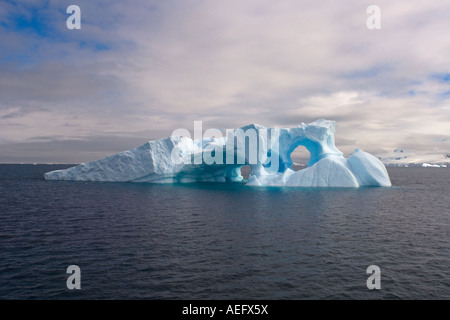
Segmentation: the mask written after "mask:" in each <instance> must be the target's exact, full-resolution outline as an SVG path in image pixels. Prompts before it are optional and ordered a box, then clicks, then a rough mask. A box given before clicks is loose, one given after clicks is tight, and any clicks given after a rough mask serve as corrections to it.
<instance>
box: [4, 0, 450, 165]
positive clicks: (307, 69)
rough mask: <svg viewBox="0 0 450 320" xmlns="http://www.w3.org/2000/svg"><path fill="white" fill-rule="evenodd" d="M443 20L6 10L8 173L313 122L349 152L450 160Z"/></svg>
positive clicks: (221, 5)
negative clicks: (73, 22)
mask: <svg viewBox="0 0 450 320" xmlns="http://www.w3.org/2000/svg"><path fill="white" fill-rule="evenodd" d="M73 4H75V5H78V6H79V7H80V9H81V29H79V30H78V29H68V28H67V25H66V20H67V19H68V18H69V17H70V15H71V14H70V13H69V14H68V13H67V12H66V10H67V7H68V6H69V5H73ZM369 5H377V6H378V7H379V8H380V13H381V14H380V22H381V24H380V26H381V29H369V28H368V27H367V24H366V21H367V19H368V18H370V16H371V13H367V8H368V6H369ZM449 17H450V1H449V0H431V1H411V0H409V1H404V0H398V1H379V0H374V1H370V2H366V1H361V0H341V1H331V0H330V1H329V0H319V1H303V0H292V1H288V0H280V1H273V0H270V1H269V0H239V1H237V0H226V1H222V0H214V1H211V0H159V1H152V0H133V1H115V0H100V1H93V0H70V1H66V0H24V1H4V0H0V39H1V41H0V162H1V163H20V162H24V163H33V162H37V163H81V162H87V161H92V160H96V159H99V158H102V157H104V156H107V155H109V154H112V153H115V152H119V151H123V150H127V149H131V148H134V147H137V146H139V145H141V144H143V143H145V142H146V141H148V140H154V139H159V138H163V137H166V136H169V135H170V134H171V133H172V131H173V130H175V129H177V128H186V129H188V130H190V131H191V132H193V129H194V128H193V126H194V121H203V129H204V130H206V129H207V128H219V129H231V128H238V127H242V126H244V125H248V124H250V123H258V124H261V125H264V126H267V127H295V126H297V125H298V124H299V123H301V122H310V121H314V120H316V119H319V118H325V119H329V120H335V121H336V145H337V147H338V148H339V149H340V150H342V151H343V152H344V154H349V153H351V152H353V150H354V149H355V148H361V149H363V150H365V151H368V152H371V153H373V154H375V155H384V154H388V153H390V152H392V151H393V150H395V149H399V148H401V149H405V150H408V151H411V152H416V153H447V154H450V132H449V128H450V36H449V30H450V19H449ZM301 148H302V147H300V148H299V150H298V152H297V153H296V154H297V155H298V156H299V157H301V156H302V155H304V154H303V152H305V151H304V150H300V149H301ZM294 158H295V155H294Z"/></svg>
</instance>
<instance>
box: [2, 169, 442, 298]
mask: <svg viewBox="0 0 450 320" xmlns="http://www.w3.org/2000/svg"><path fill="white" fill-rule="evenodd" d="M67 167H69V165H20V164H17V165H13V164H4V165H0V299H2V300H3V299H163V300H165V299H171V300H172V299H269V300H272V299H286V300H296V299H450V241H449V240H450V209H449V208H450V205H449V204H450V201H449V199H450V198H449V197H450V196H449V191H450V169H447V168H388V171H389V175H390V177H391V180H392V183H393V187H389V188H360V189H339V188H286V187H285V188H280V187H248V186H245V185H242V184H218V183H198V184H176V185H156V184H136V183H101V182H69V181H45V180H44V179H43V174H44V173H45V172H48V171H51V170H56V169H61V168H67ZM70 265H76V266H78V267H79V268H80V278H79V279H80V285H81V289H80V290H76V289H75V290H69V289H68V287H67V279H68V277H69V276H70V274H68V273H67V268H68V266H70ZM371 265H376V266H378V267H379V269H380V278H379V280H380V284H381V288H380V289H372V290H371V289H369V288H368V286H367V280H368V278H369V277H370V276H371V274H370V273H367V268H368V267H369V266H371Z"/></svg>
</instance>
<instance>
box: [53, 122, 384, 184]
mask: <svg viewBox="0 0 450 320" xmlns="http://www.w3.org/2000/svg"><path fill="white" fill-rule="evenodd" d="M183 132H187V130H185V131H183ZM214 132H215V133H216V136H217V135H219V136H220V135H221V132H220V131H219V130H216V131H214ZM334 132H335V122H334V121H329V120H324V119H320V120H316V121H314V122H311V123H309V124H304V123H302V124H300V125H299V126H298V127H296V128H265V127H263V126H260V125H256V124H252V125H249V126H245V127H242V128H239V129H234V130H227V132H226V136H225V137H221V136H220V137H218V138H215V137H213V138H200V139H194V140H193V139H191V138H190V136H189V133H188V132H187V134H186V135H185V136H180V135H172V136H170V137H167V138H164V139H160V140H155V141H149V142H147V143H145V144H144V145H142V146H140V147H138V148H135V149H131V150H127V151H123V152H119V153H116V154H113V155H110V156H108V157H106V158H103V159H100V160H97V161H92V162H89V163H85V164H81V165H78V166H75V167H72V168H68V169H65V170H56V171H52V172H47V173H46V174H45V179H47V180H78V181H121V182H150V183H188V182H203V181H209V182H240V181H244V182H246V183H247V185H252V186H301V187H350V188H356V187H361V186H390V185H391V181H390V179H389V175H388V173H387V170H386V168H385V166H384V164H383V163H382V162H381V161H380V160H379V159H378V158H376V157H374V156H372V155H371V154H369V153H367V152H364V151H361V150H359V149H356V150H355V153H353V154H352V155H351V156H350V157H348V158H344V157H343V154H342V152H341V151H339V149H337V148H336V146H335V143H334ZM298 146H304V147H305V148H306V149H308V151H309V152H310V159H309V161H308V167H307V168H306V169H303V170H300V171H297V172H295V171H294V170H293V169H292V164H293V162H292V159H291V153H292V152H293V151H294V150H295V149H296V148H297V147H298ZM247 164H248V165H250V167H251V173H250V176H249V178H248V180H247V181H246V180H244V179H243V177H242V175H241V167H242V166H243V165H247Z"/></svg>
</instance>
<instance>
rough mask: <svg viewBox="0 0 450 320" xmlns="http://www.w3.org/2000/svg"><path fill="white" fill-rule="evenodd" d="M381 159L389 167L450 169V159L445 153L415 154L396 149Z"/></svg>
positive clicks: (380, 157) (381, 156)
mask: <svg viewBox="0 0 450 320" xmlns="http://www.w3.org/2000/svg"><path fill="white" fill-rule="evenodd" d="M379 159H380V160H381V161H382V162H383V163H384V164H385V165H386V166H388V167H429V168H439V167H450V157H449V156H448V155H447V154H445V153H414V152H411V151H407V150H403V149H395V150H394V151H393V152H391V153H386V154H383V155H380V156H379Z"/></svg>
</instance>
